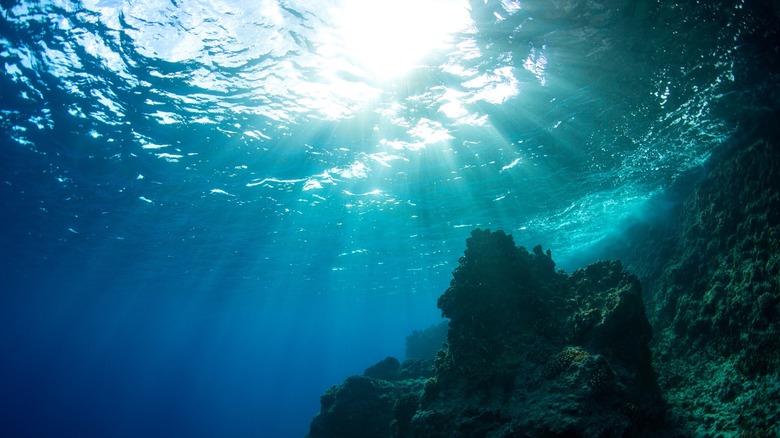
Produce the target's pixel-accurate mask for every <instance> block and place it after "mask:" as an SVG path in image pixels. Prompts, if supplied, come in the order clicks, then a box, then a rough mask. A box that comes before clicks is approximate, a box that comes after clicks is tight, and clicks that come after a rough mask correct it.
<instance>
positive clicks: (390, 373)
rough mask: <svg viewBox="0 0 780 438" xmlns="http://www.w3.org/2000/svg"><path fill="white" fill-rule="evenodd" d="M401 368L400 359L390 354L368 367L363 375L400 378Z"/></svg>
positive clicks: (387, 378) (377, 377) (385, 378)
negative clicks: (399, 371)
mask: <svg viewBox="0 0 780 438" xmlns="http://www.w3.org/2000/svg"><path fill="white" fill-rule="evenodd" d="M400 369H401V363H400V362H398V359H396V358H394V357H391V356H388V357H386V358H385V359H383V360H380V361H379V362H377V363H375V364H374V365H371V366H370V367H368V368H366V370H365V371H364V372H363V375H364V376H366V377H373V378H374V379H383V380H395V379H397V378H398V370H400Z"/></svg>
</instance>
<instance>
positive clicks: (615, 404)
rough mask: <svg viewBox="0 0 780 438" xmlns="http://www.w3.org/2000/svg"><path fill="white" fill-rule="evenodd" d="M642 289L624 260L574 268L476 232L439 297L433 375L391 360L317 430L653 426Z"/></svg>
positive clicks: (352, 387)
mask: <svg viewBox="0 0 780 438" xmlns="http://www.w3.org/2000/svg"><path fill="white" fill-rule="evenodd" d="M641 296H642V295H641V288H640V285H639V282H638V281H637V280H636V278H635V277H634V276H632V275H630V274H628V273H627V272H625V271H624V270H623V269H622V267H621V265H620V263H619V262H599V263H596V264H594V265H591V266H589V267H587V268H585V269H582V270H578V271H576V272H575V273H574V274H572V275H571V276H569V275H566V274H565V273H564V272H562V271H558V272H556V271H555V263H554V262H553V260H552V257H551V254H550V252H549V251H547V252H546V253H545V252H543V251H542V248H541V247H538V246H537V247H536V248H534V249H533V251H532V252H530V253H529V252H528V251H526V250H525V249H524V248H522V247H517V246H515V244H514V242H513V240H512V237H511V236H509V235H507V234H505V233H504V232H502V231H496V232H491V231H489V230H479V229H477V230H474V231H473V232H472V235H471V237H470V238H469V239H468V240H467V243H466V251H465V253H464V256H463V257H462V258H461V259H460V262H459V266H458V267H457V268H456V269H455V271H454V272H453V279H452V282H451V284H450V287H449V288H448V289H447V291H446V292H445V293H444V294H443V295H442V296H441V297H440V299H439V302H438V305H439V308H440V309H441V310H442V314H443V316H445V317H447V318H449V321H450V322H449V330H448V332H447V345H446V346H445V348H443V349H442V350H440V351H439V353H438V355H437V357H436V359H435V362H434V367H433V370H432V373H431V372H430V371H429V372H428V373H427V375H426V372H425V370H426V367H425V366H420V364H421V363H423V364H426V363H427V364H429V365H428V368H427V370H431V368H430V362H425V361H423V362H420V361H407V362H405V363H404V365H403V366H402V367H401V369H400V370H399V371H398V372H389V373H388V372H385V371H386V369H388V368H389V365H393V367H395V363H396V362H394V361H392V360H389V359H385V360H384V361H382V362H380V363H379V364H377V365H375V366H373V367H371V368H369V370H367V373H366V375H364V376H361V377H352V378H350V379H347V381H345V382H344V383H343V384H342V385H339V386H335V387H333V388H331V390H329V391H328V393H326V395H324V396H323V400H322V410H321V412H320V414H319V415H318V416H317V417H315V419H314V421H313V422H312V427H311V433H310V436H311V437H312V438H314V437H336V436H339V437H345V436H359V433H360V432H361V431H362V432H363V433H364V435H363V436H387V437H406V436H411V437H458V436H462V437H473V436H486V435H488V434H489V435H491V436H497V437H498V436H506V437H510V436H512V437H516V436H625V435H626V434H632V435H635V436H636V435H643V434H644V435H647V436H650V435H657V433H659V430H658V427H660V426H658V425H659V424H660V421H659V418H661V413H662V408H663V406H662V400H661V397H660V395H659V392H658V389H657V385H656V383H655V375H654V373H653V370H652V367H651V364H650V357H651V356H650V351H649V349H648V343H649V341H650V338H651V331H650V325H649V323H648V322H647V318H646V317H645V312H644V307H643V304H642V298H641ZM377 370H385V371H382V372H381V373H377ZM404 370H407V371H406V372H405V371H404ZM409 370H417V371H409ZM380 375H381V376H386V377H387V378H386V379H382V378H378V376H380ZM371 376H373V377H371ZM355 410H358V411H360V412H357V411H355ZM654 429H655V430H654ZM366 430H371V431H372V434H371V435H365V432H366Z"/></svg>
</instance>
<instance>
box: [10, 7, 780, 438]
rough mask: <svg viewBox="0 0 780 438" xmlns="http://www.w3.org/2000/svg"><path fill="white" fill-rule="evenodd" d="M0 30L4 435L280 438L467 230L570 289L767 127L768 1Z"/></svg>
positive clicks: (772, 108) (157, 14) (774, 100)
mask: <svg viewBox="0 0 780 438" xmlns="http://www.w3.org/2000/svg"><path fill="white" fill-rule="evenodd" d="M0 5H1V9H0V12H1V16H0V130H2V137H1V138H2V143H1V144H2V159H0V194H1V196H2V198H1V200H2V216H0V248H1V249H0V257H1V259H0V266H1V267H0V269H2V271H0V274H1V278H2V283H0V288H1V289H2V294H0V358H2V359H0V434H1V435H3V436H19V437H28V436H30V437H32V436H35V437H39V436H73V437H106V436H115V437H138V436H166V437H170V436H188V437H197V436H204V437H207V436H260V437H296V436H298V437H299V436H303V435H305V434H306V432H307V431H308V424H309V421H310V419H311V418H312V416H313V415H314V414H315V413H317V411H318V409H319V396H320V395H321V394H322V393H323V391H325V390H326V389H327V388H328V387H329V386H331V385H333V384H337V383H339V382H340V381H342V380H343V379H344V378H345V377H347V376H349V375H351V374H356V373H361V372H362V371H363V370H364V369H365V368H366V367H368V366H370V365H371V364H373V363H375V362H377V361H379V360H380V359H383V358H384V357H386V356H387V355H393V356H396V357H398V358H401V359H402V358H403V356H404V340H405V337H406V335H408V334H409V333H410V332H411V331H412V330H415V329H422V328H425V327H428V326H429V325H431V324H433V323H436V322H439V321H440V313H439V311H438V310H437V309H436V299H437V298H438V296H439V295H440V294H441V293H443V292H444V290H445V289H446V288H447V286H448V284H449V280H450V274H451V271H452V269H453V268H454V267H455V266H456V265H457V261H458V258H459V257H460V255H461V254H462V251H463V249H464V247H465V239H466V238H467V237H468V235H469V233H470V231H471V230H472V229H473V228H477V227H480V228H490V229H503V230H505V231H506V232H507V233H510V234H512V235H513V236H514V239H515V242H516V243H517V244H518V245H525V246H527V247H531V246H534V245H536V244H538V243H539V244H542V245H543V246H544V248H545V249H546V248H550V249H551V250H552V254H553V257H554V259H555V260H556V261H557V262H558V265H559V267H561V268H563V269H566V270H569V271H570V270H573V269H576V268H577V267H579V266H580V265H581V264H582V263H585V262H587V261H590V259H589V257H590V254H592V253H594V248H598V244H599V242H600V241H602V239H605V238H608V237H609V236H614V235H616V234H619V233H620V232H621V229H622V227H623V226H624V225H625V224H626V222H627V221H630V220H631V218H632V217H636V216H637V215H641V214H650V213H652V214H663V211H664V207H663V206H664V205H666V204H665V203H664V202H663V200H664V199H665V198H664V197H665V196H666V194H667V193H668V191H669V190H670V188H673V187H674V188H675V190H682V189H680V187H679V186H680V185H685V184H688V183H689V182H690V181H693V180H695V177H691V175H694V176H695V175H696V174H697V172H700V170H701V169H702V168H703V167H704V166H706V165H707V163H708V160H709V159H710V158H711V157H713V156H717V152H718V150H720V149H721V148H724V147H729V146H730V145H738V139H739V138H740V136H741V135H743V133H745V132H749V131H750V130H751V129H753V128H754V127H755V125H757V124H760V123H763V122H762V121H764V120H765V119H766V117H767V115H769V114H772V113H774V112H776V111H777V108H778V103H779V102H780V93H779V92H778V86H777V84H778V83H780V80H779V76H778V68H777V67H778V66H777V60H776V59H780V58H778V55H779V54H778V44H777V35H778V32H777V30H778V26H777V22H778V17H779V16H780V6H779V5H778V3H777V2H776V1H755V2H747V1H708V2H697V1H681V2H668V1H646V0H640V1H628V0H624V1H620V0H604V1H595V0H590V1H585V0H581V1H580V0H559V1H549V0H548V1H541V0H529V1H513V0H501V1H494V0H483V1H477V0H473V1H471V2H469V1H461V0H417V1H414V2H411V1H398V2H384V3H383V2H368V1H363V2H361V1H357V0H343V1H337V0H334V1H327V2H305V1H297V0H290V1H282V0H257V1H251V2H250V1H246V0H245V1H239V0H216V1H215V0H208V1H205V0H204V1H200V0H192V1H186V2H184V1H176V0H171V1H169V2H165V1H154V2H152V1H146V0H84V1H71V0H41V1H12V0H7V1H6V0H3V1H2V2H0ZM670 199H671V198H670ZM659 200H661V201H659ZM669 202H671V201H669ZM648 205H651V206H652V208H651V211H648V207H647V206H648Z"/></svg>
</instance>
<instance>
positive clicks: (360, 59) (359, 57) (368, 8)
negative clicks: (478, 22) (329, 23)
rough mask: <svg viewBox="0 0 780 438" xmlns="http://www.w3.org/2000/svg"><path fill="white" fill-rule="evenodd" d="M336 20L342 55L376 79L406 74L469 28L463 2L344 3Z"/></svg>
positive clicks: (399, 0)
mask: <svg viewBox="0 0 780 438" xmlns="http://www.w3.org/2000/svg"><path fill="white" fill-rule="evenodd" d="M333 17H334V26H335V28H334V31H335V35H336V38H337V40H338V41H339V42H340V48H341V53H342V54H343V56H344V57H346V58H348V61H349V62H350V63H352V64H353V65H355V66H357V67H359V68H360V69H362V70H364V71H365V72H367V73H368V74H370V75H372V76H374V77H375V78H377V79H387V78H391V77H395V76H399V75H401V74H403V73H405V72H408V71H409V70H411V69H413V68H414V67H415V66H417V65H419V63H420V62H421V61H422V60H423V58H424V57H425V56H426V55H428V54H430V53H431V52H434V51H436V50H439V49H442V48H446V47H447V44H448V43H450V41H451V36H452V34H454V33H455V32H458V31H461V30H464V29H466V28H467V27H468V26H469V25H470V23H471V17H470V14H469V7H468V2H466V1H463V0H395V1H387V0H381V1H377V0H344V1H343V2H342V3H341V5H340V7H339V8H338V9H337V10H335V11H334V15H333Z"/></svg>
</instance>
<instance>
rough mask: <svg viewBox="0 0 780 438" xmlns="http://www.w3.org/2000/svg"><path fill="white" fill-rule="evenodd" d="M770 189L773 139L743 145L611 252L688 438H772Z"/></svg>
mask: <svg viewBox="0 0 780 438" xmlns="http://www.w3.org/2000/svg"><path fill="white" fill-rule="evenodd" d="M778 184H780V141H778V139H777V136H776V135H767V134H763V135H753V136H752V137H747V138H744V139H740V140H739V142H737V143H736V144H734V145H732V146H731V148H730V149H728V150H726V151H725V152H724V153H723V154H722V157H720V158H719V159H718V160H717V161H716V162H715V164H714V165H713V166H712V167H711V168H710V169H707V176H706V177H705V178H703V180H702V181H700V183H699V184H697V185H696V187H695V188H694V189H693V190H692V192H691V193H690V195H689V196H688V198H687V199H686V200H685V201H684V202H682V203H680V205H679V207H678V208H677V209H676V214H675V216H674V218H675V219H676V220H675V221H673V222H671V223H668V222H667V223H665V224H663V225H661V224H659V223H658V222H651V223H640V224H636V225H635V226H633V228H632V232H631V233H629V234H628V235H627V236H624V239H623V240H622V243H621V244H615V245H612V246H611V247H610V248H609V249H608V252H609V253H610V254H613V255H616V256H618V257H620V258H621V259H622V260H623V261H624V262H625V263H626V265H627V266H629V267H630V268H631V269H632V271H634V272H638V273H640V276H641V277H640V278H641V281H642V283H643V284H644V285H645V301H646V303H647V311H648V318H649V320H650V322H651V325H652V326H653V332H654V333H655V336H654V341H653V343H652V344H651V348H652V351H653V354H654V366H655V368H656V370H657V372H658V375H659V384H660V386H661V389H662V392H663V394H664V396H665V398H666V399H667V401H668V404H669V410H668V411H669V412H668V417H669V421H671V422H672V423H674V424H675V425H676V428H677V429H678V430H681V431H683V432H684V435H686V436H745V437H765V436H780V427H778V424H780V319H779V318H778V317H780V190H778V187H779V186H778ZM643 274H644V275H643ZM648 274H652V275H648Z"/></svg>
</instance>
